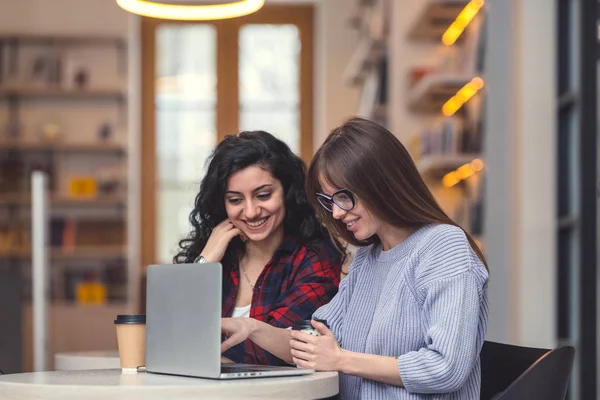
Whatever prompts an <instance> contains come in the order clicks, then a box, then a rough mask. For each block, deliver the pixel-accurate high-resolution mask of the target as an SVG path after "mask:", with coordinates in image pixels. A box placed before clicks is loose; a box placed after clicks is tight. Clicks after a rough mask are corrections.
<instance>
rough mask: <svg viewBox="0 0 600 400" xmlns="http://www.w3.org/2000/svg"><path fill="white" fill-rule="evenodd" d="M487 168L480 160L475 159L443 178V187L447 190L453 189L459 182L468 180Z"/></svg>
mask: <svg viewBox="0 0 600 400" xmlns="http://www.w3.org/2000/svg"><path fill="white" fill-rule="evenodd" d="M483 167H485V164H484V163H483V161H482V160H481V159H480V158H475V159H474V160H472V161H471V162H469V163H466V164H463V165H461V166H460V167H458V168H457V169H456V170H455V171H452V172H448V173H447V174H446V175H444V177H443V178H442V185H444V187H447V188H451V187H452V186H454V185H456V184H457V183H458V182H460V181H463V180H465V179H467V178H468V177H470V176H472V175H473V174H475V173H476V172H480V171H481V170H483Z"/></svg>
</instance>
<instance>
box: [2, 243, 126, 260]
mask: <svg viewBox="0 0 600 400" xmlns="http://www.w3.org/2000/svg"><path fill="white" fill-rule="evenodd" d="M126 256H127V249H126V248H125V247H123V246H80V247H77V248H74V249H66V248H52V249H50V259H51V260H53V261H69V260H76V261H80V260H92V261H100V260H107V259H124V258H125V257H126ZM1 258H4V259H6V258H11V259H19V260H29V259H31V249H28V248H14V249H11V250H0V259H1Z"/></svg>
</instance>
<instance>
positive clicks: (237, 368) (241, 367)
mask: <svg viewBox="0 0 600 400" xmlns="http://www.w3.org/2000/svg"><path fill="white" fill-rule="evenodd" d="M273 369H275V370H281V369H282V368H281V367H275V368H274V367H273V366H270V365H248V364H221V373H224V374H229V373H234V372H256V371H272V370H273Z"/></svg>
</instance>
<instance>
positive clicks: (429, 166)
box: [417, 153, 481, 176]
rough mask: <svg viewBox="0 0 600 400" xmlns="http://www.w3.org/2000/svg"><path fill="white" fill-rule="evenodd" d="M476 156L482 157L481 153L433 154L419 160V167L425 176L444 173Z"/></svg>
mask: <svg viewBox="0 0 600 400" xmlns="http://www.w3.org/2000/svg"><path fill="white" fill-rule="evenodd" d="M475 158H481V154H478V153H473V154H432V155H428V156H424V157H423V158H422V159H421V160H419V162H417V169H418V170H419V173H420V174H421V175H424V176H425V175H426V176H432V175H444V174H446V173H448V172H450V171H453V170H455V169H456V168H458V167H460V166H461V165H464V164H466V163H468V162H471V161H473V160H474V159H475Z"/></svg>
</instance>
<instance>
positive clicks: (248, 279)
mask: <svg viewBox="0 0 600 400" xmlns="http://www.w3.org/2000/svg"><path fill="white" fill-rule="evenodd" d="M240 267H241V268H242V272H243V273H244V276H245V277H246V280H247V281H248V285H250V287H251V288H252V290H254V285H253V284H252V282H251V281H250V278H248V274H247V273H246V268H244V266H243V265H241V264H240Z"/></svg>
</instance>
